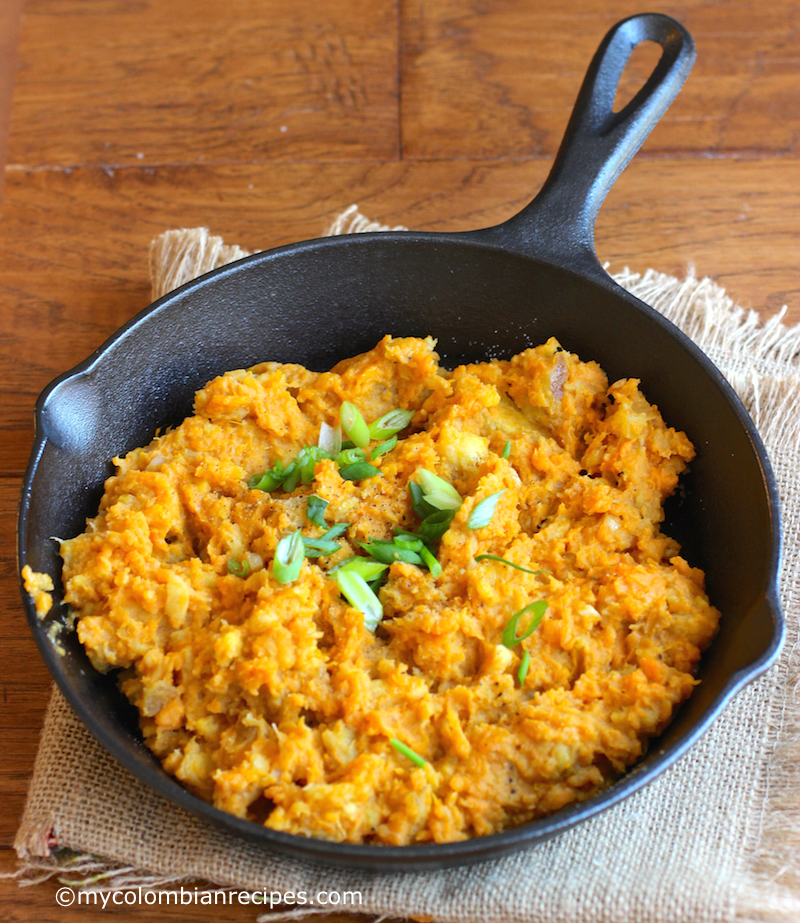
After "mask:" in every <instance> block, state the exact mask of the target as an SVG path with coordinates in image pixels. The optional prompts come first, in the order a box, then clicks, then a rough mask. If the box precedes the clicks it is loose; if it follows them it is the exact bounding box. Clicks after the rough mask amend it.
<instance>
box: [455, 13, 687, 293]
mask: <svg viewBox="0 0 800 923" xmlns="http://www.w3.org/2000/svg"><path fill="white" fill-rule="evenodd" d="M644 41H654V42H658V44H659V45H661V47H662V48H663V53H662V55H661V58H660V60H659V62H658V64H657V65H656V67H655V69H654V70H653V73H652V74H651V75H650V77H649V78H648V80H647V82H646V83H645V84H644V86H643V87H642V88H641V89H640V90H639V92H638V93H637V94H636V96H634V98H633V99H632V100H631V101H630V102H629V103H628V104H627V105H626V106H625V107H624V108H623V109H621V110H620V111H619V112H614V97H615V95H616V90H617V84H618V83H619V80H620V77H621V76H622V72H623V71H624V69H625V65H626V64H627V63H628V59H629V58H630V56H631V53H632V52H633V49H634V48H635V47H636V46H637V45H638V44H639V43H640V42H644ZM695 55H696V52H695V46H694V41H693V39H692V37H691V35H690V34H689V33H688V32H687V31H686V29H684V27H683V26H682V25H681V24H680V23H678V22H676V21H675V20H674V19H671V18H670V17H669V16H665V15H663V14H661V13H642V14H640V15H638V16H631V17H630V18H629V19H624V20H622V22H619V23H617V25H615V26H614V27H613V28H612V29H611V31H610V32H609V33H608V34H607V35H606V37H605V38H604V39H603V42H602V44H601V45H600V47H599V48H598V50H597V53H596V54H595V56H594V58H593V59H592V63H591V64H590V65H589V69H588V71H587V72H586V77H585V78H584V81H583V85H582V86H581V89H580V92H579V94H578V99H577V101H576V103H575V108H574V110H573V112H572V117H571V118H570V120H569V124H568V125H567V130H566V133H565V134H564V139H563V141H562V142H561V147H560V148H559V151H558V154H557V155H556V159H555V162H554V163H553V167H552V169H551V171H550V175H549V176H548V177H547V180H546V181H545V184H544V186H542V189H541V191H540V192H539V195H538V196H537V197H536V198H535V199H534V200H533V202H531V203H530V204H529V205H527V206H526V207H525V208H524V209H523V210H522V211H521V212H520V213H519V214H517V215H515V216H514V217H513V218H511V219H510V220H509V221H506V222H504V223H503V224H501V225H497V226H496V227H493V228H486V229H484V230H482V231H477V232H473V234H471V235H467V236H470V237H472V238H473V239H476V238H477V239H480V240H483V241H486V242H490V243H492V244H496V245H498V246H501V247H504V248H506V249H511V250H516V251H518V252H522V253H524V254H525V255H528V256H534V257H538V258H542V259H545V260H548V261H550V262H555V263H557V264H559V265H563V266H567V267H569V268H572V269H576V270H579V271H581V270H582V271H588V272H590V273H591V274H592V275H594V276H595V277H597V276H598V272H599V273H600V274H601V275H602V277H603V279H604V280H607V279H608V276H607V275H606V273H605V272H604V271H603V269H602V267H601V266H600V263H599V261H598V259H597V255H596V253H595V249H594V223H595V219H596V218H597V213H598V211H599V210H600V206H601V205H602V203H603V199H605V197H606V194H607V193H608V191H609V189H610V188H611V186H612V185H613V183H614V181H615V180H616V178H617V177H618V176H619V174H620V173H621V172H622V171H623V170H624V169H625V167H626V166H627V164H628V161H629V160H630V159H631V158H632V157H633V155H634V154H635V153H636V151H638V150H639V148H640V147H641V145H642V142H643V141H644V140H645V138H646V137H647V136H648V134H650V131H651V130H652V129H653V127H654V126H655V124H656V122H658V120H659V119H660V118H661V116H662V115H663V114H664V113H665V112H666V110H667V108H668V107H669V105H670V103H671V102H672V100H673V99H674V98H675V97H676V96H677V94H678V91H679V90H680V88H681V86H683V82H684V80H685V79H686V77H687V76H688V74H689V71H690V70H691V68H692V64H694V59H695Z"/></svg>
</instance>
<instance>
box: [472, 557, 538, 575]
mask: <svg viewBox="0 0 800 923" xmlns="http://www.w3.org/2000/svg"><path fill="white" fill-rule="evenodd" d="M475 560H476V561H499V562H500V563H501V564H508V566H509V567H513V568H515V569H516V570H521V571H524V572H525V573H526V574H534V575H535V574H550V573H552V571H549V570H544V569H541V570H529V569H528V568H527V567H522V566H520V565H519V564H515V563H514V562H513V561H509V560H508V559H507V558H498V557H497V555H496V554H476V555H475Z"/></svg>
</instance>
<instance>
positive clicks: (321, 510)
mask: <svg viewBox="0 0 800 923" xmlns="http://www.w3.org/2000/svg"><path fill="white" fill-rule="evenodd" d="M327 506H328V501H327V500H323V499H322V497H318V496H317V495H316V494H311V496H310V497H309V498H308V505H307V506H306V516H308V518H309V519H310V520H311V522H313V523H314V524H315V525H317V526H320V528H323V529H324V528H325V509H326V507H327Z"/></svg>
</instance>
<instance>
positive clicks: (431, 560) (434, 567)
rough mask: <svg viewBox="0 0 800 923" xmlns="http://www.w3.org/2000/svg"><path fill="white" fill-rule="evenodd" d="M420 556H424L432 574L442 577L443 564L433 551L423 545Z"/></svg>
mask: <svg viewBox="0 0 800 923" xmlns="http://www.w3.org/2000/svg"><path fill="white" fill-rule="evenodd" d="M419 556H420V557H421V558H422V561H423V563H424V564H425V566H426V567H427V568H428V570H429V571H430V572H431V576H432V577H434V578H436V577H441V575H442V565H441V564H440V563H439V562H438V561H437V560H436V558H435V557H434V556H433V555H432V554H431V552H430V551H429V550H428V549H427V548H426V547H425V546H424V545H423V546H422V548H420V550H419Z"/></svg>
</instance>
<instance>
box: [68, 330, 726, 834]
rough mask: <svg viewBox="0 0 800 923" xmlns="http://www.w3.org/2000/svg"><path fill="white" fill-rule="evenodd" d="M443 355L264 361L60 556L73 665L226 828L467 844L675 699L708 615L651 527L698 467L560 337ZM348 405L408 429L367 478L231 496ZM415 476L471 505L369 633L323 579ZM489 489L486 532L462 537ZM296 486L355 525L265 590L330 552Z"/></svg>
mask: <svg viewBox="0 0 800 923" xmlns="http://www.w3.org/2000/svg"><path fill="white" fill-rule="evenodd" d="M434 345H435V344H434V342H433V341H432V340H430V339H415V338H400V339H393V338H391V337H389V336H387V337H385V338H384V339H383V340H382V341H381V342H380V343H379V344H378V345H377V346H376V347H375V349H373V350H371V351H370V352H368V353H365V354H364V355H361V356H356V357H355V358H353V359H349V360H346V361H344V362H341V363H339V364H338V365H337V366H336V367H335V368H334V369H333V370H332V371H330V372H325V373H322V374H318V373H315V372H311V371H308V370H307V369H305V368H302V367H300V366H298V365H280V364H277V363H269V362H268V363H264V364H261V365H257V366H255V367H254V368H252V369H248V370H239V371H234V372H229V373H228V374H226V375H222V376H221V377H219V378H216V379H214V380H213V381H211V382H210V383H209V384H208V385H206V387H205V388H203V389H202V390H201V391H199V392H198V393H197V395H196V400H195V414H194V416H192V417H190V418H188V419H186V420H185V421H184V422H183V423H181V424H180V425H179V426H177V427H176V428H175V429H173V430H170V431H168V432H166V433H164V434H162V435H159V436H157V437H156V438H155V439H153V441H152V442H151V443H150V445H148V446H147V447H145V448H141V449H136V450H134V451H132V452H130V453H129V454H128V455H126V456H125V458H121V459H115V463H116V466H117V473H116V474H115V475H114V476H113V477H110V478H109V479H108V481H107V483H106V489H105V494H104V496H103V499H102V502H101V504H100V510H99V513H98V515H97V516H96V517H95V518H94V519H92V520H90V521H89V522H88V525H87V529H86V531H85V532H84V533H83V534H82V535H79V536H77V537H76V538H73V539H70V540H68V541H65V542H63V543H62V546H61V553H62V556H63V559H64V581H65V586H66V601H67V603H68V604H69V605H70V607H71V608H72V611H73V612H74V613H75V614H76V615H77V617H78V619H79V621H78V624H77V631H78V635H79V637H80V640H81V642H82V643H83V644H84V645H85V647H86V650H87V652H88V654H89V657H90V658H91V661H92V663H93V664H94V665H95V667H97V669H99V670H102V671H107V670H111V669H115V668H122V671H123V672H122V673H121V674H120V683H121V688H122V690H123V691H124V693H125V694H126V695H127V696H128V698H129V699H130V700H131V701H132V702H133V703H134V704H135V705H136V707H137V708H138V709H139V712H140V715H141V729H142V733H143V734H144V739H145V741H146V742H147V745H148V746H149V747H150V748H151V750H152V751H153V752H154V753H155V754H156V755H157V757H158V758H159V759H160V760H161V761H162V763H163V766H164V768H165V769H166V770H167V772H169V773H171V774H173V775H174V776H176V777H177V778H178V779H179V780H180V781H181V782H182V783H183V784H184V785H186V786H187V787H188V788H189V789H190V790H191V791H193V792H195V793H196V794H197V795H198V796H199V797H201V798H203V799H206V800H207V801H210V802H213V803H214V804H215V805H216V806H217V807H219V808H221V809H223V810H225V811H229V812H231V813H233V814H235V815H237V816H239V817H243V818H250V819H252V820H254V821H257V822H259V823H263V824H266V825H267V826H268V827H272V828H274V829H276V830H283V831H287V832H290V833H295V834H302V835H305V836H310V837H321V838H323V839H328V840H339V841H347V842H351V843H375V844H392V845H403V844H410V843H420V842H429V841H436V842H447V841H452V840H459V839H464V838H466V837H473V836H482V835H485V834H489V833H493V832H496V831H499V830H502V829H503V828H506V827H512V826H516V825H518V824H521V823H524V822H525V821H529V820H531V819H533V818H536V817H540V816H542V815H545V814H548V813H551V812H553V811H557V810H558V809H559V808H562V807H564V806H565V805H567V804H570V803H571V802H574V801H581V800H584V799H586V798H589V797H590V796H592V795H593V794H595V793H596V792H597V791H598V790H599V789H601V788H602V787H603V786H605V785H607V784H608V783H609V782H610V781H612V780H613V779H615V778H616V777H617V776H618V775H619V774H620V773H623V772H624V771H625V770H626V769H627V768H628V767H629V766H631V764H632V763H634V762H635V761H636V760H637V759H638V758H639V757H640V756H641V755H642V753H643V752H644V750H645V748H646V746H647V740H648V738H650V737H652V736H653V735H656V734H659V733H660V732H661V730H662V729H663V728H664V726H665V725H666V724H667V723H668V721H669V720H670V717H671V715H672V713H673V710H674V709H675V707H676V706H677V705H678V704H679V703H680V702H682V701H683V700H684V699H686V698H687V696H689V694H690V693H691V691H692V688H693V686H694V684H695V682H696V681H695V680H694V679H693V677H692V670H693V668H694V666H695V664H696V663H697V661H698V659H699V658H700V654H701V651H702V650H703V649H704V648H705V647H706V646H707V645H708V643H709V642H710V640H711V638H712V637H713V635H714V633H715V631H716V628H717V623H718V619H719V612H718V611H717V610H716V609H715V608H714V607H713V606H711V605H710V604H709V601H708V598H707V596H706V594H705V592H704V588H703V577H704V575H703V573H702V571H700V570H697V569H696V568H692V567H690V566H689V564H688V563H687V562H686V561H685V560H684V559H683V558H681V557H680V554H679V553H680V548H679V546H678V544H677V543H676V542H675V541H673V540H672V539H670V538H668V537H667V536H665V535H662V534H661V532H660V529H659V523H660V522H661V520H662V519H663V512H662V502H663V500H664V498H665V497H667V496H668V495H669V494H670V493H672V491H673V490H674V489H675V486H676V484H677V481H678V476H679V474H680V473H681V471H682V470H683V469H684V467H685V466H686V463H687V462H688V461H690V460H691V459H692V457H693V455H694V449H693V447H692V444H691V443H690V442H689V440H688V439H687V437H686V436H685V435H684V434H683V433H680V432H676V431H675V430H674V429H671V428H669V427H668V426H666V424H665V423H664V421H663V420H662V418H661V415H660V414H659V412H658V409H657V408H656V407H654V406H652V405H650V404H649V403H648V402H647V400H646V399H645V398H644V397H643V396H642V394H641V392H640V391H639V389H638V382H637V381H635V380H625V381H619V382H617V383H616V384H613V385H611V386H610V387H609V385H608V382H607V379H606V376H605V374H604V373H603V371H602V370H601V369H600V368H599V366H598V365H597V364H596V363H594V362H581V361H580V360H579V359H578V357H577V356H574V355H572V354H570V353H569V352H566V351H564V350H562V348H561V347H560V345H559V344H558V342H557V341H556V340H555V339H551V340H549V341H548V342H547V343H545V344H544V345H542V346H539V347H537V348H535V349H528V350H526V351H525V352H523V353H521V354H520V355H518V356H515V357H514V358H513V359H511V360H509V361H498V360H493V361H491V362H485V363H481V364H478V365H467V366H462V367H459V368H457V369H455V371H452V372H448V371H445V370H443V369H441V368H440V367H439V365H438V357H437V355H436V353H435V352H434ZM345 400H347V401H350V402H352V403H353V404H355V405H356V406H357V407H358V408H359V410H360V411H361V413H362V414H363V416H364V417H365V418H366V420H367V421H368V422H370V421H373V420H376V419H378V418H379V417H380V416H381V415H383V414H384V413H386V412H388V411H390V410H393V409H395V408H406V409H410V410H414V411H415V415H414V417H413V419H412V422H411V424H410V426H409V427H408V428H407V429H405V430H404V431H402V432H401V433H400V438H399V441H398V443H397V446H396V447H395V448H394V449H393V450H392V451H391V452H389V453H387V454H385V455H383V456H381V457H380V459H378V460H377V461H376V462H375V464H376V465H377V466H379V467H380V469H381V473H380V475H377V476H374V477H370V478H367V479H364V480H361V481H346V480H343V479H342V478H341V476H340V475H339V468H338V466H337V464H336V463H335V461H329V460H324V461H320V462H318V463H317V465H316V469H315V478H314V480H313V481H312V482H311V483H310V484H308V485H305V486H303V485H299V486H298V487H297V488H296V489H295V490H294V491H292V492H291V493H285V492H283V491H282V490H281V489H278V490H276V491H273V492H272V493H268V492H264V491H260V490H256V489H250V488H249V487H248V481H249V479H250V478H251V476H253V475H254V474H257V473H260V472H262V471H264V470H265V469H267V468H269V467H271V466H272V465H273V464H274V463H275V462H276V461H278V460H280V461H283V462H284V463H288V462H289V461H291V459H292V458H293V457H294V456H295V455H296V454H297V452H298V451H299V450H300V449H301V447H302V446H303V445H316V444H317V441H318V438H319V432H320V424H321V423H322V422H325V423H327V424H329V425H331V426H333V425H336V424H337V423H338V417H339V408H340V405H341V403H342V402H343V401H345ZM508 440H510V442H511V450H510V456H509V458H508V459H507V460H506V459H505V458H503V457H502V455H503V448H504V446H505V444H506V442H507V441H508ZM419 468H426V469H428V470H429V471H431V472H434V473H435V474H437V475H439V476H440V477H442V478H444V479H445V480H447V481H449V482H450V483H451V484H452V485H454V486H455V488H456V489H457V490H458V492H459V493H460V494H461V496H462V497H463V498H464V500H463V505H462V506H461V508H460V510H458V512H457V513H456V515H455V518H454V520H453V522H452V524H451V525H450V527H449V528H448V530H447V531H446V532H445V534H444V536H443V538H442V539H441V541H440V543H439V546H438V550H437V557H438V560H439V561H440V563H441V565H442V568H443V570H442V574H441V576H439V577H438V578H436V579H435V578H434V577H433V576H432V575H431V573H430V572H429V571H428V570H427V569H425V568H422V567H419V566H417V565H414V564H406V563H395V564H392V565H391V567H390V569H389V570H388V572H387V579H386V581H385V583H384V585H383V586H382V588H381V589H380V591H379V593H378V595H379V598H380V600H381V603H382V605H383V619H382V621H381V623H380V625H379V626H378V628H377V630H376V631H375V632H371V631H369V630H367V629H366V628H365V626H364V616H363V614H362V613H361V612H360V611H359V610H358V609H356V608H353V607H352V606H351V605H350V604H349V603H348V602H347V601H346V600H345V599H344V598H343V597H342V596H341V595H340V592H339V589H338V584H337V581H336V579H335V578H334V577H330V576H328V575H327V571H328V570H329V569H330V568H331V567H333V566H334V565H336V564H337V563H338V562H340V561H341V560H343V559H345V558H347V557H349V556H351V555H355V554H364V551H363V550H362V549H361V547H360V545H359V544H358V543H359V542H361V541H365V540H366V539H367V538H382V539H391V538H392V536H393V534H394V528H395V527H397V526H401V527H403V528H405V529H407V530H409V531H414V530H415V528H416V527H417V526H418V525H419V520H418V519H417V517H416V515H415V513H414V512H413V510H412V507H411V503H410V498H409V491H408V483H409V481H410V480H411V479H412V478H413V476H414V474H415V472H416V471H417V470H418V469H419ZM499 490H504V491H505V492H504V493H503V495H502V497H501V498H500V501H499V503H498V505H497V508H496V510H495V512H494V515H493V517H492V519H491V521H490V523H489V524H488V525H487V526H485V527H484V528H480V529H470V528H468V526H467V522H468V519H469V516H470V512H471V511H472V509H473V508H474V506H475V505H476V504H477V503H478V502H479V501H480V500H482V499H483V498H485V497H487V496H489V495H491V494H493V493H496V492H497V491H499ZM312 493H315V494H317V495H318V496H320V497H322V498H323V499H325V500H327V501H328V502H329V505H328V507H327V509H326V511H325V518H326V522H327V524H328V525H331V524H333V523H335V522H346V523H350V524H351V525H350V527H349V529H348V530H347V532H346V533H345V534H344V536H342V538H341V539H339V541H340V542H341V545H342V550H341V551H340V552H337V553H336V554H333V555H330V556H328V557H319V558H305V559H304V561H303V563H302V568H301V571H300V576H299V577H298V579H297V580H295V581H294V582H292V583H288V584H280V583H278V582H277V581H276V580H275V578H274V576H273V575H272V571H271V568H270V562H271V560H272V559H273V557H274V554H275V548H276V546H277V544H278V542H279V541H280V539H281V538H282V537H284V536H286V535H288V534H289V533H291V532H293V531H295V530H297V529H302V530H303V533H304V535H306V536H308V537H315V536H319V535H321V534H322V532H323V530H322V529H321V528H319V527H318V526H316V525H314V524H313V523H312V522H310V521H309V519H308V518H307V516H306V510H307V497H308V496H309V495H310V494H312ZM480 554H492V555H496V556H499V557H503V558H505V559H507V560H510V561H513V562H515V563H516V564H519V565H521V566H523V567H526V568H529V569H530V570H542V569H543V570H545V571H546V572H544V573H539V574H535V575H534V574H528V573H523V572H521V571H519V570H516V569H514V568H512V567H509V566H508V565H507V564H504V563H501V562H498V561H492V560H483V561H476V560H475V558H476V556H477V555H480ZM231 560H235V561H237V562H239V561H244V560H246V561H247V562H248V565H249V575H247V576H246V577H244V578H242V577H240V576H236V575H234V574H231V573H229V570H228V562H229V561H231ZM536 600H545V601H546V602H547V610H546V612H545V615H544V618H543V620H542V622H541V624H540V626H539V628H538V629H537V630H535V631H534V632H533V633H532V634H531V635H530V636H529V637H528V638H526V639H525V640H524V641H523V642H522V643H521V644H518V645H516V646H514V647H511V648H509V647H506V646H505V645H504V644H503V643H502V635H503V629H504V628H505V626H506V624H507V623H508V621H509V619H510V618H511V616H512V615H514V613H516V612H517V611H519V610H520V609H522V608H523V607H525V606H527V605H529V604H530V603H532V602H534V601H536ZM523 624H524V623H521V624H520V629H521V628H522V627H523ZM525 651H527V652H528V653H529V655H530V667H529V669H528V672H527V675H526V676H525V677H524V682H523V683H522V684H520V681H519V678H518V671H519V666H520V662H521V658H522V657H523V655H524V653H525ZM392 738H396V739H397V740H399V741H401V742H402V743H404V744H406V745H407V746H408V747H410V748H411V749H412V750H413V751H415V753H416V754H418V755H419V756H421V757H422V758H424V760H425V764H424V765H423V766H421V767H418V766H416V765H415V764H414V763H413V762H412V761H411V760H410V759H409V758H408V757H407V756H404V755H403V754H402V753H401V752H398V751H397V750H396V749H395V748H394V747H393V746H392V745H391V743H390V740H391V739H392Z"/></svg>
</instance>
